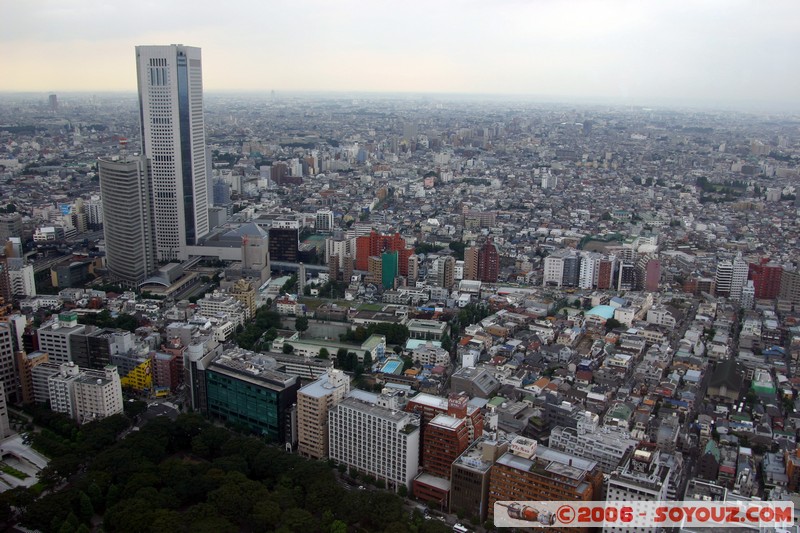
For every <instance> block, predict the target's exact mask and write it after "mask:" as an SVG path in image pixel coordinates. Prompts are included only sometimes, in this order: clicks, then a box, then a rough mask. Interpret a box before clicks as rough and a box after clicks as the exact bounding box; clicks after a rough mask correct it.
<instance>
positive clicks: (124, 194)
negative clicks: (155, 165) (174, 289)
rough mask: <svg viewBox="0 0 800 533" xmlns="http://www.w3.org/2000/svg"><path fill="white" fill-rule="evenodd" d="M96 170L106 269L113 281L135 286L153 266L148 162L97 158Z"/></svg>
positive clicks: (124, 158)
mask: <svg viewBox="0 0 800 533" xmlns="http://www.w3.org/2000/svg"><path fill="white" fill-rule="evenodd" d="M97 169H98V172H99V174H100V191H101V196H102V202H103V213H104V214H105V218H104V221H103V236H104V237H105V241H106V263H107V265H108V271H109V272H110V274H111V277H112V278H113V279H114V280H115V281H118V282H121V283H122V284H123V285H125V286H130V287H133V288H138V285H139V283H141V282H142V281H144V280H145V279H147V277H148V276H149V275H150V274H151V273H152V272H153V270H155V265H156V253H155V233H154V228H153V220H152V208H151V206H152V202H153V199H152V196H151V195H152V189H151V186H150V172H149V165H148V161H147V159H145V158H144V157H142V156H128V157H123V158H118V157H115V158H102V157H101V158H100V159H99V160H98V161H97Z"/></svg>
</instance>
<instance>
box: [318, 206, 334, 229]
mask: <svg viewBox="0 0 800 533" xmlns="http://www.w3.org/2000/svg"><path fill="white" fill-rule="evenodd" d="M315 227H316V230H317V231H324V232H329V231H333V211H331V210H330V209H320V210H319V211H317V216H316V226H315Z"/></svg>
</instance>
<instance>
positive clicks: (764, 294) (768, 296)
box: [748, 257, 783, 300]
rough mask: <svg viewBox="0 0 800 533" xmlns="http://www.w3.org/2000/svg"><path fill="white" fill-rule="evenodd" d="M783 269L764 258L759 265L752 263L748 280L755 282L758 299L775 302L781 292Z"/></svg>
mask: <svg viewBox="0 0 800 533" xmlns="http://www.w3.org/2000/svg"><path fill="white" fill-rule="evenodd" d="M782 275H783V267H781V266H780V265H776V264H775V263H770V262H769V258H766V257H765V258H763V259H762V260H761V261H760V262H759V264H755V263H750V268H749V272H748V278H749V279H751V280H753V285H754V286H755V288H756V298H757V299H765V300H774V299H776V298H777V297H778V295H779V294H780V292H781V276H782Z"/></svg>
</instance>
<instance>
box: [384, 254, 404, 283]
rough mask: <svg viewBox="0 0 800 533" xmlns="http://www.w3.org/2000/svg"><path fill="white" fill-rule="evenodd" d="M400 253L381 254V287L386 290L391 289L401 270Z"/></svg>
mask: <svg viewBox="0 0 800 533" xmlns="http://www.w3.org/2000/svg"><path fill="white" fill-rule="evenodd" d="M397 257H398V253H397V252H396V251H394V252H384V253H382V254H381V285H382V286H383V288H384V289H391V288H392V287H393V286H394V280H395V278H397V273H398V271H399V269H400V265H399V262H398V259H397Z"/></svg>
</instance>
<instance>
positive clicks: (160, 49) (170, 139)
mask: <svg viewBox="0 0 800 533" xmlns="http://www.w3.org/2000/svg"><path fill="white" fill-rule="evenodd" d="M136 74H137V79H138V85H139V112H140V114H139V116H140V120H141V126H142V152H143V153H144V155H145V157H147V159H149V160H150V164H151V173H152V188H153V220H154V222H155V234H156V253H157V257H158V259H159V260H162V261H172V260H185V259H187V258H188V251H187V246H192V245H194V244H196V243H197V240H198V239H199V238H201V237H203V236H204V235H206V234H207V233H208V231H209V223H208V179H207V172H208V165H207V162H206V158H207V151H206V135H205V125H204V121H203V76H202V62H201V59H200V48H197V47H192V46H183V45H180V44H178V45H175V44H173V45H168V46H137V47H136ZM105 215H106V216H108V213H106V214H105Z"/></svg>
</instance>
